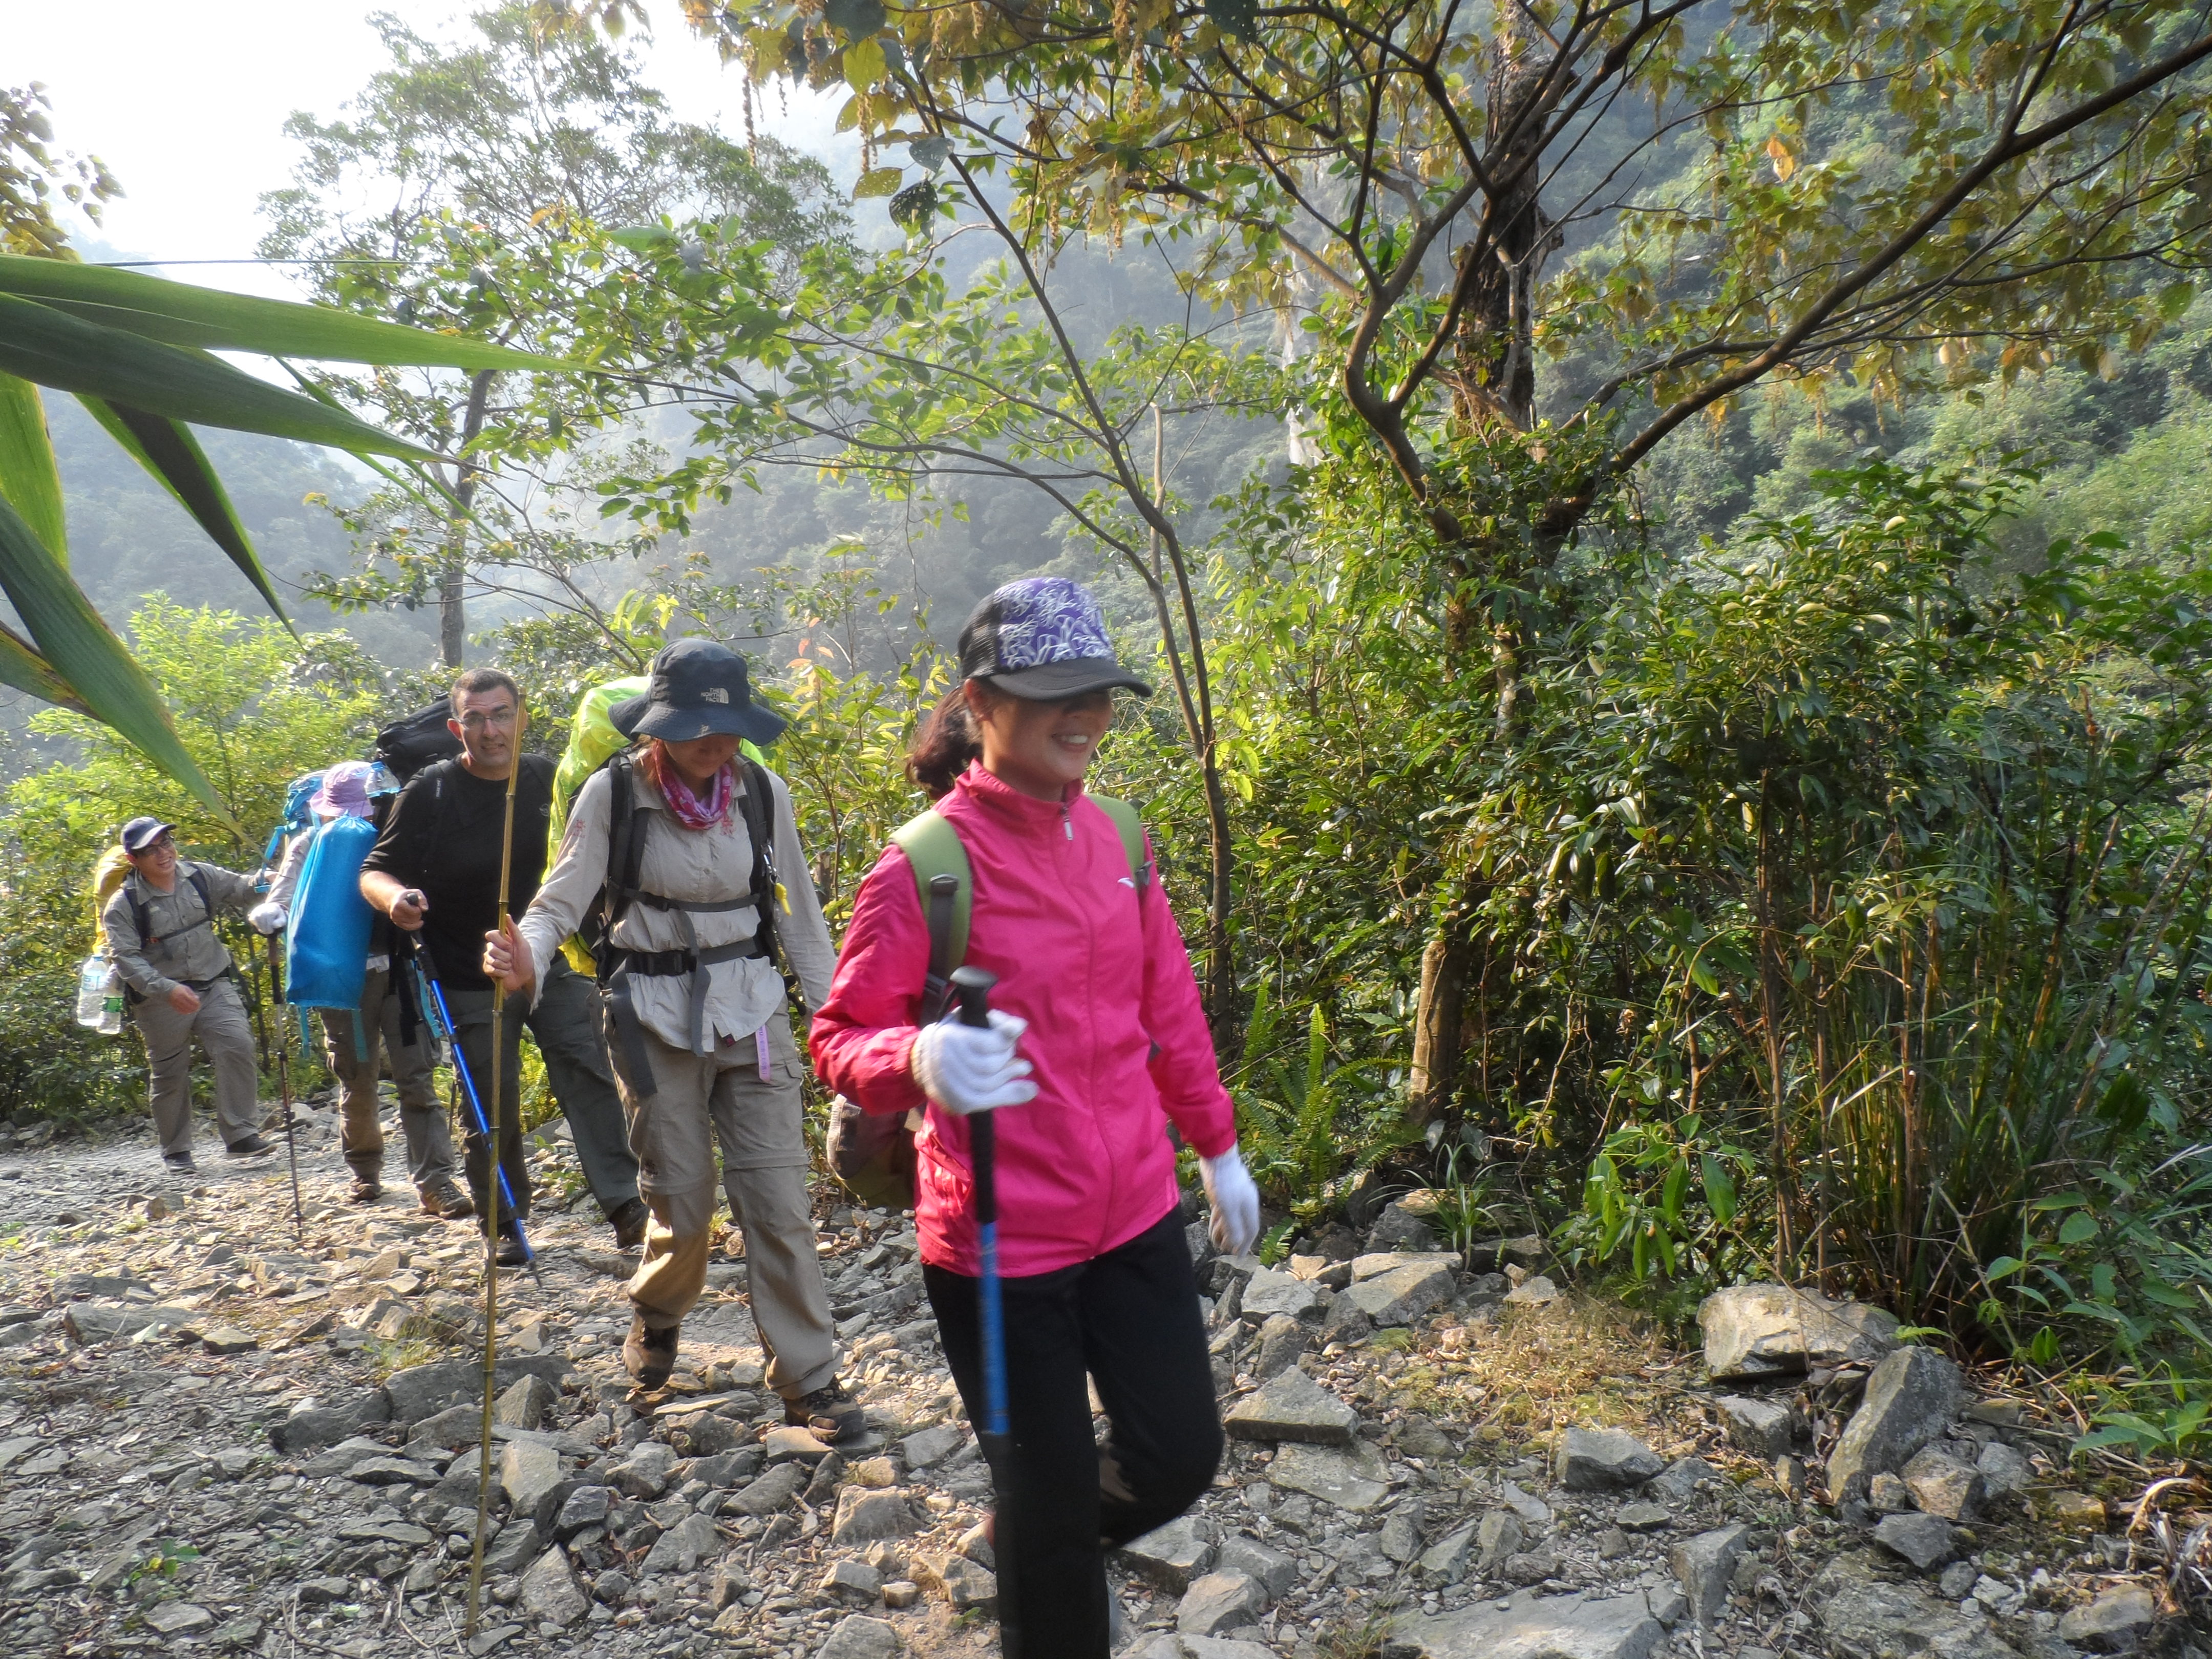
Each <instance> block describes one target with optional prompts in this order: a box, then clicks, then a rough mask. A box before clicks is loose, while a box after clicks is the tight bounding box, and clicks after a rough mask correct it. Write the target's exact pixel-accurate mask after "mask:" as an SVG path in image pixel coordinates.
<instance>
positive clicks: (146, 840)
mask: <svg viewBox="0 0 2212 1659" xmlns="http://www.w3.org/2000/svg"><path fill="white" fill-rule="evenodd" d="M176 827H177V826H176V825H175V824H173V823H162V822H161V819H159V818H133V819H131V822H130V823H126V824H125V825H124V826H123V850H124V851H125V852H126V853H129V854H131V855H132V856H133V857H136V856H137V854H141V853H143V852H144V851H145V850H146V849H147V848H149V847H151V846H152V845H153V844H154V843H155V842H157V841H159V840H161V837H162V836H166V835H167V834H168V833H169V832H170V831H171V830H172V829H175V828H176Z"/></svg>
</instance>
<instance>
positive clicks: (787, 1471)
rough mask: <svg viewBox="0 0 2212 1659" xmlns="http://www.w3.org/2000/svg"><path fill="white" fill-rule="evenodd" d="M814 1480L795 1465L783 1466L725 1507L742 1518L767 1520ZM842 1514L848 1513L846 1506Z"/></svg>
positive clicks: (775, 1469) (779, 1466)
mask: <svg viewBox="0 0 2212 1659" xmlns="http://www.w3.org/2000/svg"><path fill="white" fill-rule="evenodd" d="M809 1479H811V1476H810V1474H809V1473H808V1471H807V1470H805V1468H801V1467H800V1466H799V1464H797V1463H795V1462H793V1463H779V1464H777V1465H776V1466H775V1468H772V1469H770V1470H769V1472H768V1473H767V1474H763V1476H761V1478H760V1479H759V1480H756V1481H754V1482H753V1483H752V1484H751V1485H750V1486H747V1487H746V1488H745V1489H744V1491H743V1492H738V1494H737V1495H736V1496H735V1497H734V1498H731V1499H730V1500H729V1501H728V1502H727V1503H726V1504H724V1505H723V1506H722V1507H723V1508H724V1509H725V1510H736V1511H737V1512H738V1514H740V1515H754V1516H762V1517H763V1518H765V1517H767V1516H771V1515H774V1514H775V1512H776V1511H777V1510H780V1509H782V1508H783V1507H784V1506H785V1505H786V1504H789V1503H790V1502H791V1500H792V1499H793V1498H796V1497H798V1496H799V1492H801V1491H802V1490H804V1489H805V1486H806V1483H807V1481H808V1480H809ZM838 1512H839V1513H840V1514H842V1513H843V1512H844V1510H843V1506H842V1504H841V1505H840V1506H839V1510H838Z"/></svg>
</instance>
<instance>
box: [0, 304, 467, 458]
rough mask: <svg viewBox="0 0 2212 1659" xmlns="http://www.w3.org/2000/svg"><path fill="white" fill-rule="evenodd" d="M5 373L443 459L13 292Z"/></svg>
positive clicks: (3, 332) (333, 443)
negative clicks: (16, 295)
mask: <svg viewBox="0 0 2212 1659" xmlns="http://www.w3.org/2000/svg"><path fill="white" fill-rule="evenodd" d="M33 263H41V262H35V261H34V262H33ZM0 373H6V374H18V375H21V377H22V378H23V379H25V380H31V381H34V382H35V383H37V384H38V385H40V386H52V387H55V388H56V389H57V390H59V391H63V392H76V394H77V395H78V396H80V397H93V398H106V399H107V400H108V401H110V402H112V403H121V404H130V405H131V407H133V408H136V409H143V410H146V411H147V412H148V413H149V414H153V415H159V416H165V417H167V419H170V420H173V421H191V422H195V423H196V424H197V425H201V426H220V427H228V428H231V429H232V430H234V431H239V432H261V433H266V434H267V435H270V437H273V438H295V439H297V440H299V441H301V442H302V443H311V444H322V445H325V446H327V447H331V448H335V449H349V450H361V451H366V452H368V453H375V454H382V455H398V456H404V457H405V458H407V459H413V460H426V461H427V460H436V459H439V457H438V456H437V455H435V454H434V453H432V452H431V451H429V450H427V449H422V448H419V447H416V445H413V444H410V443H408V442H407V441H405V440H404V439H400V438H395V437H393V436H392V435H390V434H389V433H386V432H380V431H378V430H377V428H374V427H373V426H371V425H369V424H368V422H366V421H360V420H356V419H355V418H354V417H353V416H350V415H348V414H345V413H344V412H343V411H342V410H335V409H331V408H327V407H325V405H324V404H319V403H317V402H316V401H315V400H314V399H313V398H306V397H302V396H301V394H300V393H298V392H287V391H285V390H284V389H283V387H282V386H271V385H270V384H269V382H267V381H266V380H256V379H255V378H254V377H253V376H252V375H251V374H246V373H245V372H244V371H243V370H240V369H236V368H232V367H231V366H230V365H229V364H228V363H226V362H223V361H222V359H221V358H219V357H210V356H208V355H207V354H206V353H204V352H200V351H190V350H186V349H184V348H182V347H179V346H172V345H163V344H162V343H160V342H159V341H155V340H149V339H145V338H143V337H140V336H138V335H136V334H126V333H124V332H123V331H120V330H119V329H112V328H102V327H100V325H98V324H96V323H88V322H85V321H82V319H78V318H76V317H71V316H70V315H69V314H67V313H64V312H59V311H56V310H55V309H54V308H53V307H51V306H43V305H40V304H38V303H37V302H35V301H30V300H19V299H16V298H15V297H14V296H13V295H0Z"/></svg>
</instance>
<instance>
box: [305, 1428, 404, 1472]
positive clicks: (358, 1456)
mask: <svg viewBox="0 0 2212 1659" xmlns="http://www.w3.org/2000/svg"><path fill="white" fill-rule="evenodd" d="M389 1455H391V1448H390V1447H388V1446H386V1444H385V1443H383V1442H382V1441H380V1440H369V1439H366V1438H364V1437H361V1436H356V1437H354V1438H352V1439H350V1440H341V1441H339V1442H338V1443H337V1445H335V1446H332V1447H330V1448H329V1449H326V1450H324V1451H319V1452H317V1453H316V1454H315V1455H313V1457H311V1458H309V1459H308V1460H307V1462H305V1463H303V1464H302V1465H301V1468H300V1473H301V1474H303V1475H305V1476H307V1479H308V1480H329V1479H330V1478H331V1476H332V1475H334V1474H351V1473H352V1472H353V1467H354V1465H355V1464H356V1463H363V1462H368V1460H369V1459H370V1458H372V1457H386V1456H389Z"/></svg>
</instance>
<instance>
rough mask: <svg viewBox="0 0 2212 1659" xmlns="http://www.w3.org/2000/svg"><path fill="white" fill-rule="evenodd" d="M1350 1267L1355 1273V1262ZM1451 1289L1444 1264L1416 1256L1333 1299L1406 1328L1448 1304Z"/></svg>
mask: <svg viewBox="0 0 2212 1659" xmlns="http://www.w3.org/2000/svg"><path fill="white" fill-rule="evenodd" d="M1353 1268H1354V1272H1355V1273H1356V1272H1357V1270H1358V1263H1356V1262H1355V1263H1354V1264H1353ZM1452 1290H1453V1279H1452V1270H1451V1266H1450V1263H1449V1261H1438V1260H1437V1259H1436V1258H1434V1257H1416V1258H1414V1259H1413V1261H1410V1262H1408V1263H1407V1265H1405V1266H1404V1267H1393V1268H1391V1269H1390V1271H1389V1272H1388V1273H1380V1274H1377V1275H1376V1277H1374V1278H1372V1279H1365V1280H1362V1281H1360V1282H1358V1283H1355V1284H1354V1285H1352V1288H1351V1289H1350V1290H1348V1291H1345V1292H1344V1294H1343V1295H1342V1296H1340V1297H1338V1298H1337V1299H1338V1300H1339V1301H1340V1302H1349V1303H1350V1304H1352V1306H1353V1307H1355V1308H1357V1309H1358V1310H1359V1311H1360V1312H1361V1313H1363V1314H1365V1315H1366V1316H1367V1318H1368V1320H1369V1322H1370V1323H1372V1324H1375V1325H1376V1326H1389V1325H1410V1324H1412V1323H1413V1322H1414V1321H1415V1320H1417V1319H1419V1317H1420V1316H1422V1315H1423V1314H1425V1313H1429V1312H1431V1311H1432V1310H1436V1309H1437V1308H1441V1307H1442V1306H1443V1304H1445V1303H1447V1302H1449V1301H1450V1300H1451V1297H1452ZM1245 1305H1246V1306H1247V1307H1249V1306H1250V1305H1251V1304H1250V1303H1249V1301H1247V1303H1246V1304H1245Z"/></svg>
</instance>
